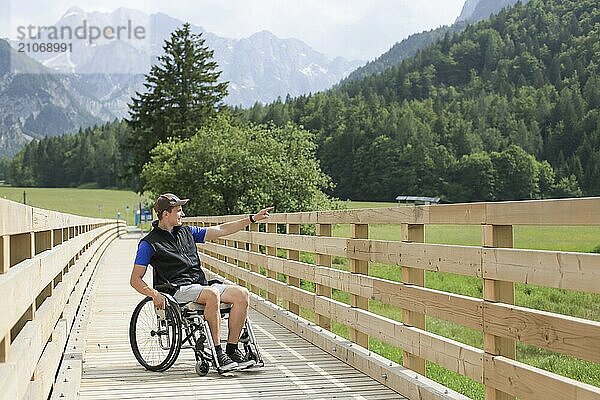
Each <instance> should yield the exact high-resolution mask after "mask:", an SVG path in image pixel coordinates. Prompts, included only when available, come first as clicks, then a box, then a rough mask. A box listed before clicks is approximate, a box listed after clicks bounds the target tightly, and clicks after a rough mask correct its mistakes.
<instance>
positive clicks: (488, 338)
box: [482, 225, 517, 400]
mask: <svg viewBox="0 0 600 400" xmlns="http://www.w3.org/2000/svg"><path fill="white" fill-rule="evenodd" d="M482 227H483V232H482V236H483V246H484V247H509V248H512V247H513V245H514V243H513V227H512V225H482ZM483 299H484V300H485V301H493V302H496V301H497V302H502V303H505V304H515V284H514V283H513V282H507V281H495V280H492V279H484V280H483ZM483 319H484V321H485V314H484V316H483ZM484 327H485V324H484ZM483 350H484V351H485V352H486V354H489V355H501V356H504V357H506V358H510V359H511V360H514V359H516V355H517V347H516V342H515V340H514V339H508V338H503V337H498V336H494V335H491V334H488V333H485V331H484V332H483ZM484 373H485V372H484ZM484 383H485V376H484ZM485 398H486V399H487V400H511V399H514V398H515V397H514V396H511V395H509V394H507V393H504V392H501V391H499V390H496V389H494V388H493V387H488V386H486V388H485Z"/></svg>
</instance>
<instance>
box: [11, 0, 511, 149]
mask: <svg viewBox="0 0 600 400" xmlns="http://www.w3.org/2000/svg"><path fill="white" fill-rule="evenodd" d="M516 2H517V0H500V1H498V0H467V1H466V3H465V5H464V7H463V10H462V12H461V14H460V16H459V17H458V18H457V20H456V22H455V24H453V25H452V26H450V27H448V26H443V27H440V28H438V29H434V30H432V31H428V32H422V33H418V34H414V35H412V36H410V37H408V38H407V39H405V40H403V41H402V42H400V43H397V44H396V45H394V46H393V47H392V48H391V49H390V50H389V51H388V52H386V53H385V54H383V55H381V56H380V57H379V58H377V59H376V60H374V61H372V62H370V63H367V64H366V65H364V66H362V67H360V68H358V69H357V67H359V66H360V65H363V64H364V63H363V62H361V61H356V60H353V61H348V60H346V59H344V58H341V57H337V58H334V59H330V58H328V57H326V56H325V55H324V54H322V53H319V52H317V51H315V50H314V49H312V48H311V47H310V46H308V45H307V44H305V43H304V42H302V41H300V40H298V39H293V38H292V39H281V38H278V37H276V36H275V35H273V34H272V33H270V32H268V31H262V32H257V33H255V34H253V35H251V36H250V37H247V38H243V39H230V38H224V37H220V36H218V35H215V34H212V33H210V32H207V31H206V30H204V29H203V28H202V27H199V26H194V25H192V31H193V32H194V33H202V36H203V38H204V39H205V40H206V44H207V45H208V46H209V48H211V49H213V50H214V57H215V60H216V61H217V63H218V65H219V68H220V69H221V70H222V75H221V78H222V79H223V80H226V81H228V82H229V95H228V97H227V98H226V103H228V104H230V105H241V106H244V107H248V106H250V105H252V104H254V103H255V102H262V103H268V102H271V101H273V100H275V99H277V97H282V98H283V97H285V96H287V95H288V94H289V95H290V96H292V97H294V96H298V95H302V94H306V93H314V92H318V91H321V90H324V89H327V88H330V87H332V86H333V85H335V84H336V83H338V82H340V80H342V79H344V78H345V77H348V78H347V79H348V80H354V79H359V78H361V77H364V76H368V75H371V74H374V73H380V72H382V71H384V70H385V69H387V68H389V67H391V66H393V65H396V64H397V63H399V62H400V61H402V60H403V59H405V58H408V57H411V56H412V55H414V54H416V52H417V51H419V50H420V49H423V48H425V47H427V46H429V45H430V44H432V43H434V42H436V41H438V40H440V39H441V38H443V37H444V35H445V34H447V33H450V34H451V33H453V32H460V31H462V30H463V29H464V28H465V27H466V26H467V25H468V24H470V23H474V22H477V21H479V20H481V19H485V18H487V17H488V16H489V15H490V14H493V13H496V12H498V11H499V10H501V9H502V8H503V7H506V6H511V5H513V4H515V3H516ZM83 21H86V23H87V24H88V26H89V25H95V26H123V25H126V24H127V23H128V21H131V23H132V24H133V25H135V26H143V27H145V28H146V32H147V35H146V37H145V39H144V40H112V41H109V40H103V39H99V40H96V41H95V42H94V43H88V42H86V41H84V40H76V41H74V42H73V46H74V47H73V49H72V51H71V52H68V53H62V54H59V55H56V53H54V54H53V53H30V54H31V56H33V57H35V60H33V59H31V58H29V57H27V56H25V55H24V54H22V53H17V52H15V51H14V49H12V48H11V47H10V46H9V44H8V43H7V42H5V41H3V40H0V115H2V119H0V157H2V156H12V155H13V154H15V153H16V152H17V151H18V150H19V149H20V148H21V147H22V146H23V145H24V144H25V143H27V142H28V141H30V140H31V139H32V138H41V137H44V136H52V135H58V134H62V133H65V132H74V131H76V130H77V129H79V128H81V127H88V126H92V125H94V124H98V123H102V122H104V121H109V120H112V119H115V118H123V117H126V116H127V110H128V107H127V104H128V103H129V102H130V99H131V97H132V96H133V95H135V93H136V91H142V90H143V85H142V84H143V82H144V74H145V73H147V72H148V71H149V69H150V65H151V64H152V63H153V62H154V60H155V59H156V57H157V56H158V55H160V54H161V53H162V45H163V43H164V40H165V39H166V38H168V37H169V35H170V33H171V32H172V31H173V30H174V29H176V28H177V27H180V26H181V25H182V24H183V21H180V20H178V19H175V18H172V17H170V16H168V15H166V14H164V13H155V14H151V15H148V14H146V13H144V12H142V11H138V10H132V9H127V8H119V9H117V10H115V11H114V12H112V13H101V12H85V11H84V10H82V9H81V8H78V7H71V8H69V9H68V10H67V11H66V12H65V14H64V15H63V16H62V17H61V18H60V19H59V20H58V21H57V22H56V23H55V24H54V26H56V27H71V28H72V29H75V28H76V27H78V26H80V25H81V24H82V22H83ZM13 45H15V43H13ZM11 68H12V70H11ZM352 71H354V72H352ZM15 72H18V74H16V73H15ZM351 72H352V73H351Z"/></svg>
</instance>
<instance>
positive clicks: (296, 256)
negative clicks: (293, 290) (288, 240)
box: [287, 224, 300, 315]
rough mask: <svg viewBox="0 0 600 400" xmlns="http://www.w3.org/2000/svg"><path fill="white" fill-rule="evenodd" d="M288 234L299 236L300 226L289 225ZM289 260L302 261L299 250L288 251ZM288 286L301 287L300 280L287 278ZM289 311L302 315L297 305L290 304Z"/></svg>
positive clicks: (291, 277) (293, 277)
mask: <svg viewBox="0 0 600 400" xmlns="http://www.w3.org/2000/svg"><path fill="white" fill-rule="evenodd" d="M287 233H288V234H289V235H299V234H300V224H288V226H287ZM287 258H288V260H293V261H299V260H300V252H299V251H298V250H288V251H287ZM287 284H288V285H290V286H295V287H300V278H297V277H295V276H289V275H288V276H287ZM288 310H290V311H291V312H293V313H294V314H296V315H300V306H299V305H298V304H296V303H292V302H289V303H288Z"/></svg>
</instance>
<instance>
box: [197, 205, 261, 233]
mask: <svg viewBox="0 0 600 400" xmlns="http://www.w3.org/2000/svg"><path fill="white" fill-rule="evenodd" d="M272 209H273V207H267V208H263V209H262V210H260V211H259V212H257V213H256V214H254V215H253V216H252V219H254V222H258V221H262V220H264V219H267V218H269V211H271V210H272ZM251 223H252V221H250V217H249V216H248V217H246V218H242V219H239V220H237V221H231V222H226V223H224V224H221V225H217V226H211V227H208V228H206V235H205V236H204V240H214V239H217V238H220V237H221V236H227V235H231V234H232V233H236V232H238V231H241V230H242V229H244V228H245V227H247V226H248V225H250V224H251Z"/></svg>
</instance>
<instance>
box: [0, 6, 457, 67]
mask: <svg viewBox="0 0 600 400" xmlns="http://www.w3.org/2000/svg"><path fill="white" fill-rule="evenodd" d="M74 1H75V0H55V1H52V2H37V3H36V4H32V3H31V2H20V1H17V0H12V1H11V0H0V6H1V7H2V9H3V10H10V22H11V24H12V26H13V27H16V26H18V25H30V24H32V25H49V24H52V23H54V22H56V21H57V20H58V19H59V18H60V17H61V16H62V15H63V14H64V13H65V11H66V10H67V9H68V8H69V7H70V6H72V5H77V6H78V7H81V8H82V9H84V10H86V11H101V12H110V11H113V10H115V9H116V8H118V7H127V8H134V9H139V10H143V11H145V12H146V13H149V14H150V13H154V12H159V11H160V12H164V13H165V14H168V15H170V16H172V17H174V18H178V19H181V20H188V21H189V22H191V23H193V24H195V25H200V26H202V27H204V28H205V29H206V30H208V31H210V32H213V33H215V34H218V35H221V36H225V37H233V38H240V37H247V36H249V35H251V34H252V33H255V32H258V31H261V30H269V31H271V32H273V33H274V34H275V35H277V36H279V37H295V38H298V39H301V40H303V41H305V42H306V43H308V44H309V45H310V46H312V47H313V48H315V49H316V50H319V51H322V52H324V53H325V54H326V55H328V56H339V55H341V56H343V57H346V58H360V59H372V58H375V57H377V56H379V55H380V54H381V53H383V52H385V51H386V50H388V49H389V48H390V47H391V46H392V45H393V44H394V43H395V42H398V41H401V40H402V39H404V38H405V37H406V36H408V35H410V34H412V33H415V32H419V31H422V30H428V29H432V28H435V27H438V26H440V25H443V24H451V23H452V22H454V20H455V19H456V17H457V16H458V14H459V13H460V10H461V8H462V5H463V3H464V0H421V1H418V2H417V1H414V0H250V1H249V0H177V1H170V2H165V1H164V0H132V1H127V2H124V1H122V0H96V1H92V0H78V1H77V2H76V3H74ZM1 22H2V21H1V20H0V23H1ZM0 29H3V31H0V37H1V36H7V33H6V32H5V31H6V29H4V28H3V27H2V25H0ZM13 29H14V28H13Z"/></svg>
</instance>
